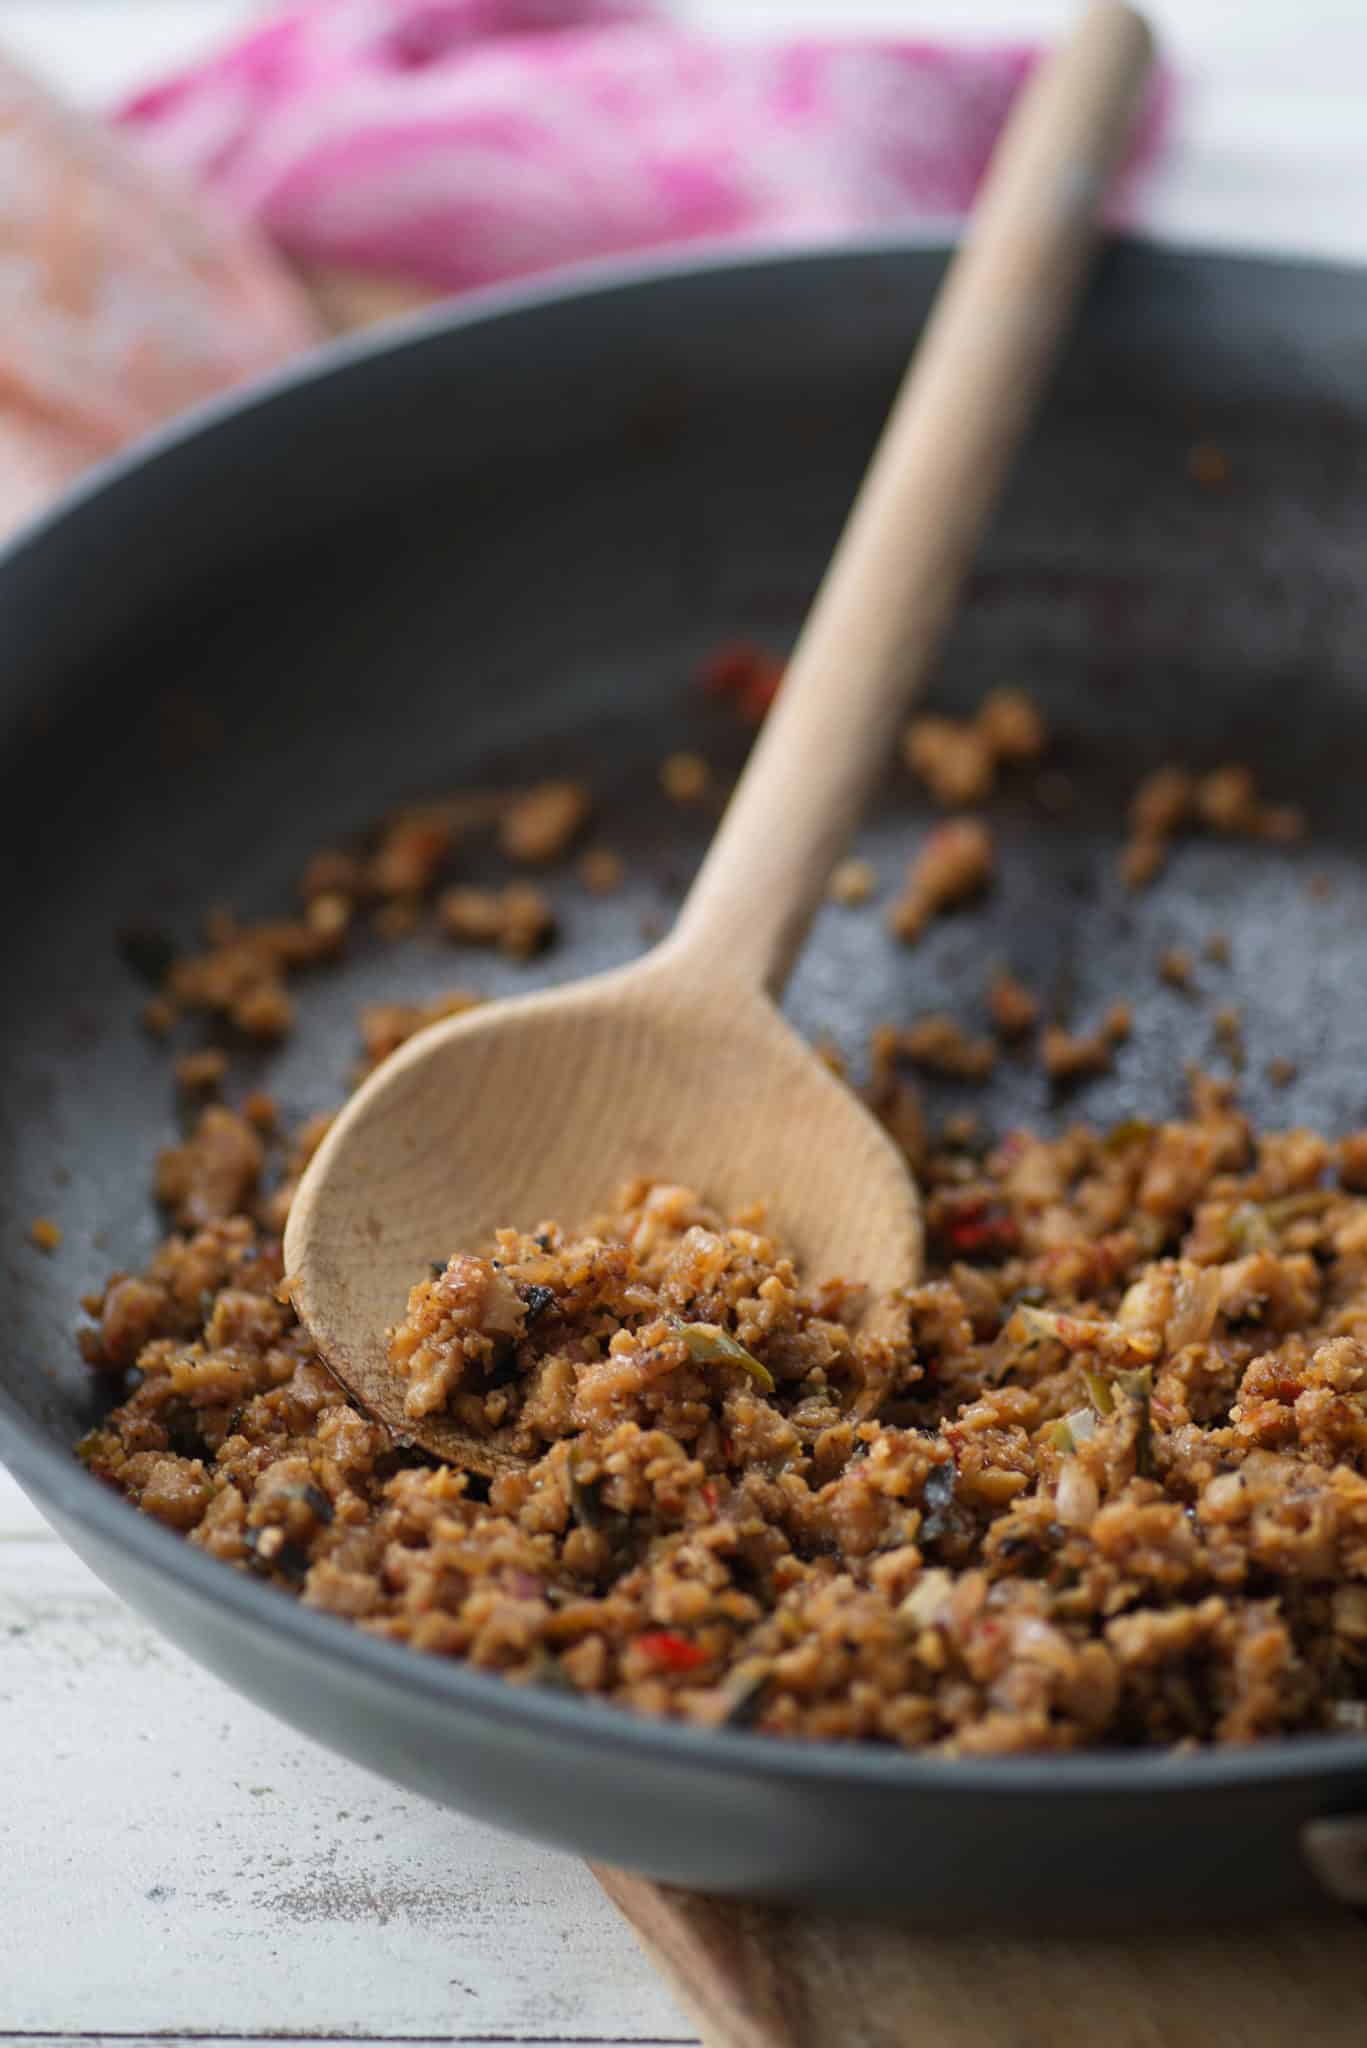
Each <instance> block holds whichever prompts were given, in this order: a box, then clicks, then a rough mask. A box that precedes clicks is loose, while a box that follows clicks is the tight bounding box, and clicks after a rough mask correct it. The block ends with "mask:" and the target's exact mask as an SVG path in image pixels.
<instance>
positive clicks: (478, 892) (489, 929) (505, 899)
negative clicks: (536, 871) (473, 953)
mask: <svg viewBox="0 0 1367 2048" xmlns="http://www.w3.org/2000/svg"><path fill="white" fill-rule="evenodd" d="M437 927H438V929H439V930H440V931H441V932H443V933H444V934H445V936H446V937H447V938H448V939H455V940H457V941H458V942H459V943H460V944H462V945H466V946H497V947H498V949H499V951H500V952H501V953H507V954H509V955H511V957H512V958H513V959H514V960H526V959H529V958H530V956H531V955H532V954H533V953H539V952H541V951H542V949H543V948H544V947H546V946H548V945H549V944H550V942H551V940H552V939H553V938H554V936H555V909H554V906H553V905H552V903H551V901H550V898H549V897H548V896H547V895H546V894H545V892H544V891H543V890H541V889H538V888H536V887H535V886H534V885H533V884H532V883H531V882H510V883H509V884H508V886H507V887H506V888H505V889H472V888H468V887H459V886H458V887H456V888H454V889H448V890H447V891H446V892H445V894H444V895H443V896H441V897H440V898H439V900H438V902H437Z"/></svg>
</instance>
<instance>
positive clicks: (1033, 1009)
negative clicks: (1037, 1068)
mask: <svg viewBox="0 0 1367 2048" xmlns="http://www.w3.org/2000/svg"><path fill="white" fill-rule="evenodd" d="M987 1007H988V1009H989V1010H990V1012H991V1014H992V1028H993V1030H994V1031H995V1032H996V1033H997V1035H998V1037H999V1038H1005V1039H1017V1038H1028V1037H1029V1035H1030V1033H1031V1032H1032V1031H1033V1030H1034V1028H1035V1026H1036V1024H1038V1022H1039V1002H1038V1000H1037V998H1036V997H1034V996H1033V995H1031V993H1030V991H1029V989H1028V988H1027V987H1026V986H1025V984H1024V982H1021V981H1017V980H1016V977H1015V976H1014V974H1008V973H1007V971H1006V969H1005V968H999V969H998V971H997V972H996V973H995V974H994V975H993V977H992V981H991V984H990V985H989V987H988V991H987Z"/></svg>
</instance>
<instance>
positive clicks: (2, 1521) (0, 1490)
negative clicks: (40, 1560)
mask: <svg viewBox="0 0 1367 2048" xmlns="http://www.w3.org/2000/svg"><path fill="white" fill-rule="evenodd" d="M43 1537H47V1539H48V1541H49V1542H52V1543H55V1542H56V1540H57V1539H56V1537H55V1536H54V1535H53V1533H52V1531H51V1530H50V1529H49V1528H48V1525H47V1523H46V1522H45V1521H44V1520H43V1518H42V1516H41V1515H40V1514H39V1512H38V1510H37V1508H36V1507H34V1505H33V1503H32V1501H31V1500H30V1499H29V1497H28V1495H27V1494H26V1493H21V1492H20V1490H19V1485H18V1482H17V1481H16V1480H13V1479H11V1478H10V1476H9V1473H8V1472H7V1471H6V1470H5V1468H4V1466H3V1465H0V1543H6V1542H10V1541H12V1540H14V1539H17V1538H23V1539H24V1540H25V1541H26V1542H36V1541H39V1540H40V1539H41V1538H43Z"/></svg>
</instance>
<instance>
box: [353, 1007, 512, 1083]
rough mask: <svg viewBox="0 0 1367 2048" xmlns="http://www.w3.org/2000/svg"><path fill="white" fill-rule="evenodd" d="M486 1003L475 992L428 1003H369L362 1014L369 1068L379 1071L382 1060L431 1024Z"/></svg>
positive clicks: (362, 1028) (367, 1065)
mask: <svg viewBox="0 0 1367 2048" xmlns="http://www.w3.org/2000/svg"><path fill="white" fill-rule="evenodd" d="M484 1000H485V998H484V997H483V996H479V995H476V994H475V993H474V991H473V990H472V989H468V988H453V989H448V990H447V991H446V993H445V994H444V995H439V996H433V997H432V998H431V1000H430V1001H429V1002H425V1003H368V1004H367V1005H366V1007H365V1008H364V1009H363V1010H362V1012H361V1044H362V1045H363V1047H364V1048H365V1059H366V1067H367V1068H370V1067H378V1065H379V1064H380V1061H381V1060H387V1059H388V1058H389V1055H390V1053H392V1052H397V1051H398V1049H399V1047H400V1046H401V1045H403V1044H405V1043H406V1041H407V1040H408V1039H410V1038H412V1037H413V1035H414V1033H415V1032H418V1031H425V1030H426V1029H427V1026H428V1025H429V1024H440V1023H441V1022H442V1020H443V1019H444V1018H446V1017H460V1016H463V1015H464V1013H465V1011H466V1010H473V1009H475V1008H477V1007H478V1005H479V1004H480V1003H482V1002H483V1001H484Z"/></svg>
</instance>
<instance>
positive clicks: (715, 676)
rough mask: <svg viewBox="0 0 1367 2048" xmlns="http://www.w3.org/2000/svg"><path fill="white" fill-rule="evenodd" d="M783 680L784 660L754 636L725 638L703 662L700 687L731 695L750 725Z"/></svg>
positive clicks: (760, 715)
mask: <svg viewBox="0 0 1367 2048" xmlns="http://www.w3.org/2000/svg"><path fill="white" fill-rule="evenodd" d="M782 681H783V663H782V662H781V661H780V660H779V659H778V657H777V655H774V654H770V653H768V652H767V651H766V650H765V649H764V648H763V647H758V646H756V644H755V642H754V641H753V640H728V641H726V642H725V643H724V644H723V645H722V646H720V647H718V648H717V649H716V650H715V652H714V653H713V654H711V655H710V656H709V657H708V659H707V661H706V662H705V663H704V664H703V670H702V686H703V688H704V689H705V690H708V691H711V692H712V693H713V694H714V695H716V696H720V697H730V698H732V699H733V701H734V702H735V705H736V708H737V710H738V711H739V712H740V713H741V716H742V717H743V718H745V719H746V720H747V722H748V723H749V724H751V725H759V724H760V723H761V721H762V720H763V717H764V714H765V712H766V711H767V710H768V709H769V706H770V705H771V704H772V703H773V701H774V698H775V697H776V696H777V695H778V687H779V684H780V683H781V682H782Z"/></svg>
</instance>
